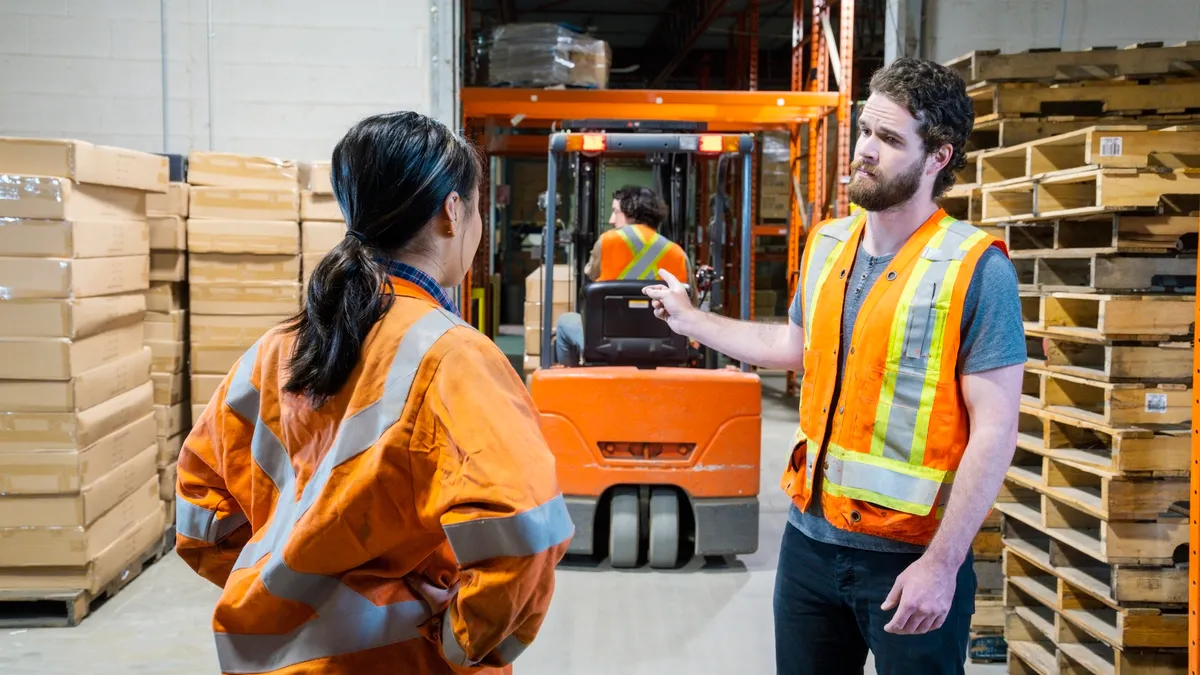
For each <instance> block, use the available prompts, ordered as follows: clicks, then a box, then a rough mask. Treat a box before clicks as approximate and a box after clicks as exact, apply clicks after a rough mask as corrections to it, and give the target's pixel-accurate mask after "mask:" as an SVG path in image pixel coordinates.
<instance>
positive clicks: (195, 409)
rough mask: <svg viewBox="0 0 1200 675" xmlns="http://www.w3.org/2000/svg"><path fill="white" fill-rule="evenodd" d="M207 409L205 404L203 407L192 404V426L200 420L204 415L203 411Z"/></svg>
mask: <svg viewBox="0 0 1200 675" xmlns="http://www.w3.org/2000/svg"><path fill="white" fill-rule="evenodd" d="M207 407H208V404H207V403H206V404H204V405H199V404H196V403H193V404H192V424H195V423H196V422H197V421H198V420H199V419H200V416H201V415H203V414H204V409H205V408H207Z"/></svg>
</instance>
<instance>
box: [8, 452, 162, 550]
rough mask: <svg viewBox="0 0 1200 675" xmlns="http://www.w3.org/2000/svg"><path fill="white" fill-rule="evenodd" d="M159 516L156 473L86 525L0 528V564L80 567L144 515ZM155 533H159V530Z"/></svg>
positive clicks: (133, 525) (141, 519) (138, 521)
mask: <svg viewBox="0 0 1200 675" xmlns="http://www.w3.org/2000/svg"><path fill="white" fill-rule="evenodd" d="M150 515H154V516H161V515H162V507H161V506H160V505H159V497H158V476H157V475H156V476H155V477H154V478H151V479H150V480H147V481H146V482H145V483H144V484H142V485H140V486H138V488H137V489H136V490H135V491H134V493H133V494H131V495H129V496H128V497H126V498H125V499H124V500H123V501H121V502H120V503H119V504H117V505H116V506H114V507H113V508H112V509H110V510H109V511H108V513H105V514H104V515H102V516H100V517H99V518H98V519H96V522H94V523H92V524H91V525H90V526H89V527H86V528H84V527H17V528H0V565H2V566H8V567H55V566H83V565H87V564H88V563H89V562H91V561H92V560H95V559H96V558H98V557H99V555H100V553H101V552H102V551H104V550H105V549H106V548H108V547H109V546H111V545H112V543H113V542H115V541H117V539H119V538H120V537H121V535H122V534H124V533H126V532H128V531H129V530H131V529H133V528H134V527H135V526H136V525H137V524H138V523H141V522H142V521H143V520H144V519H145V518H146V517H147V516H150ZM159 536H162V533H161V531H160V532H159Z"/></svg>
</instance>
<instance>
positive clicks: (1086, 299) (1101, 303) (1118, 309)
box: [1025, 292, 1196, 340]
mask: <svg viewBox="0 0 1200 675" xmlns="http://www.w3.org/2000/svg"><path fill="white" fill-rule="evenodd" d="M1025 297H1027V298H1028V297H1031V296H1030V295H1028V294H1026V295H1025ZM1195 302H1196V298H1195V296H1194V295H1158V296H1116V295H1107V294H1100V293H1097V294H1081V293H1057V292H1056V293H1048V294H1045V295H1042V296H1040V306H1039V314H1038V319H1037V321H1036V326H1037V327H1040V328H1041V329H1042V330H1044V331H1046V332H1048V333H1053V334H1055V335H1062V336H1065V337H1079V338H1083V339H1118V338H1124V339H1129V340H1145V339H1156V338H1159V337H1161V338H1163V339H1166V338H1169V337H1175V336H1190V335H1191V333H1192V330H1193V323H1194V318H1193V317H1194V312H1193V305H1194V303H1195ZM1027 325H1028V324H1027Z"/></svg>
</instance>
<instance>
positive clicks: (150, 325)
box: [145, 181, 191, 529]
mask: <svg viewBox="0 0 1200 675" xmlns="http://www.w3.org/2000/svg"><path fill="white" fill-rule="evenodd" d="M188 196H189V193H188V185H187V183H183V182H179V181H174V182H172V183H171V184H170V185H169V186H168V190H167V192H166V193H163V194H154V195H148V196H147V198H146V213H147V217H148V219H149V225H150V290H149V291H147V293H146V325H145V332H146V345H147V346H148V347H150V350H151V354H152V356H153V360H152V362H151V373H150V377H151V378H152V379H153V380H154V420H155V424H156V426H157V434H158V436H157V439H158V458H157V465H158V478H159V497H160V498H161V499H162V502H163V516H164V518H165V523H166V526H167V528H168V529H170V528H171V527H172V526H174V524H175V463H176V461H177V460H178V459H179V450H180V448H181V447H182V445H183V438H184V436H185V434H186V432H187V430H188V429H189V428H191V425H190V424H189V422H190V420H191V414H190V413H191V410H190V409H189V408H188V405H187V401H188V389H189V386H188V374H187V356H188V349H187V220H186V219H187V214H188Z"/></svg>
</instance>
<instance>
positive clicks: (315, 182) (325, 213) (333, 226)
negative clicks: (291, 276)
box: [300, 162, 346, 295]
mask: <svg viewBox="0 0 1200 675" xmlns="http://www.w3.org/2000/svg"><path fill="white" fill-rule="evenodd" d="M329 168H330V167H329V162H311V163H307V164H303V165H302V166H301V170H300V187H301V190H302V192H301V193H300V220H301V221H302V222H301V223H300V231H301V234H300V242H301V246H302V249H303V252H302V255H301V258H302V260H301V263H300V268H301V273H302V275H303V284H304V288H306V289H307V288H308V279H309V277H311V276H312V271H313V269H315V268H316V266H317V263H319V262H321V258H323V257H325V254H326V253H328V252H329V251H330V250H331V249H333V247H334V246H337V245H338V243H339V242H340V241H341V240H342V239H343V238H345V236H346V220H345V218H344V216H343V215H342V210H341V207H339V206H338V203H337V200H336V199H334V197H333V184H332V183H331V182H330V179H329ZM303 293H304V291H303V290H302V291H301V294H302V295H303Z"/></svg>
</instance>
